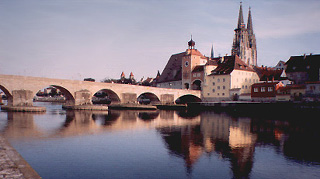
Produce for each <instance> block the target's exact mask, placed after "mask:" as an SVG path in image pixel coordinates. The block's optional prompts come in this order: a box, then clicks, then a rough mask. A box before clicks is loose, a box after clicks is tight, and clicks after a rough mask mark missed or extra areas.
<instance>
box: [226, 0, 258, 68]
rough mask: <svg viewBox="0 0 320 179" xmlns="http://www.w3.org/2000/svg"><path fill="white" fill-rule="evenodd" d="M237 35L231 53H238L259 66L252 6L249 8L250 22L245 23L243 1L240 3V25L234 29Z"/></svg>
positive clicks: (249, 62)
mask: <svg viewBox="0 0 320 179" xmlns="http://www.w3.org/2000/svg"><path fill="white" fill-rule="evenodd" d="M234 31H235V35H234V39H233V45H232V50H231V54H232V55H238V56H239V58H240V59H241V60H242V61H244V62H245V63H247V64H248V65H249V66H257V47H256V37H255V35H254V33H253V26H252V17H251V8H249V15H248V24H247V27H246V25H245V24H244V20H243V12H242V3H240V10H239V17H238V26H237V28H236V29H235V30H234Z"/></svg>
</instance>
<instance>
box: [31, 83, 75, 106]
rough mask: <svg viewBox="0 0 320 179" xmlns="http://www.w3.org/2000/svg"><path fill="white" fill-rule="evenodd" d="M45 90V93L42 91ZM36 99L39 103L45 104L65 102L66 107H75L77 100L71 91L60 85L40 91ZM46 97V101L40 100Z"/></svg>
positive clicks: (50, 86)
mask: <svg viewBox="0 0 320 179" xmlns="http://www.w3.org/2000/svg"><path fill="white" fill-rule="evenodd" d="M42 90H44V91H42ZM35 95H36V98H37V100H38V101H45V102H51V101H56V102H65V103H66V105H74V104H75V99H74V96H73V95H72V94H71V93H70V91H69V90H68V89H66V88H64V87H62V86H59V85H49V86H47V87H44V88H42V89H40V90H39V91H38V92H37V93H36V94H35ZM39 97H45V99H42V100H41V98H39Z"/></svg>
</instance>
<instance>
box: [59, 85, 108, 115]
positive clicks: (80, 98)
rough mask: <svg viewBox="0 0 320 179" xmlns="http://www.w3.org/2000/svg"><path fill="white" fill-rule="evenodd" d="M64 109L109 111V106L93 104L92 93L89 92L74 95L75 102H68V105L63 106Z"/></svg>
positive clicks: (79, 92) (82, 91)
mask: <svg viewBox="0 0 320 179" xmlns="http://www.w3.org/2000/svg"><path fill="white" fill-rule="evenodd" d="M72 103H73V104H72ZM62 108H63V109H71V110H99V111H106V110H108V106H97V105H93V104H92V93H91V92H90V91H89V90H80V91H76V92H75V93H74V102H73V101H71V100H67V104H66V105H63V106H62Z"/></svg>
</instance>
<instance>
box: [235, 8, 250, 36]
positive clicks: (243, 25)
mask: <svg viewBox="0 0 320 179" xmlns="http://www.w3.org/2000/svg"><path fill="white" fill-rule="evenodd" d="M237 28H238V29H242V28H245V24H244V20H243V12H242V2H240V10H239V17H238V27H237ZM247 30H248V32H249V34H253V27H252V17H251V7H249V14H248V24H247Z"/></svg>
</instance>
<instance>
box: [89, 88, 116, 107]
mask: <svg viewBox="0 0 320 179" xmlns="http://www.w3.org/2000/svg"><path fill="white" fill-rule="evenodd" d="M120 102H121V100H120V98H119V96H118V95H117V93H115V92H114V91H112V90H110V89H101V90H99V91H97V92H96V93H95V94H94V95H93V97H92V103H93V104H111V103H120Z"/></svg>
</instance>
